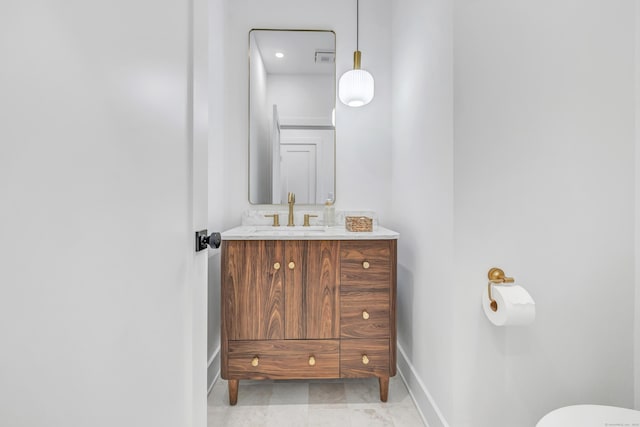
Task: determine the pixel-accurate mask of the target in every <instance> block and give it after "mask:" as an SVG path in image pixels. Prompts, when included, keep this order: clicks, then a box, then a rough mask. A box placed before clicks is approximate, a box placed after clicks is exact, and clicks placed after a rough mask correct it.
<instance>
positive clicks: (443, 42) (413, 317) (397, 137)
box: [376, 0, 455, 426]
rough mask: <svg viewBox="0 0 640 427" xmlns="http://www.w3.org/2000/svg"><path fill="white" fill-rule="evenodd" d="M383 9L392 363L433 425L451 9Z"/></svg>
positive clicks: (446, 221) (449, 239)
mask: <svg viewBox="0 0 640 427" xmlns="http://www.w3.org/2000/svg"><path fill="white" fill-rule="evenodd" d="M392 12H393V13H392V28H393V31H392V40H393V44H392V52H393V57H392V64H393V68H392V73H393V79H392V92H393V99H392V113H393V114H392V119H393V120H392V123H393V155H392V170H393V173H392V185H391V195H392V196H391V197H392V199H391V206H392V208H391V215H390V221H388V222H387V225H389V226H390V227H391V228H393V229H395V230H397V231H399V232H400V240H399V242H398V334H399V336H398V344H399V347H400V348H401V349H402V350H403V352H404V353H405V354H406V358H407V363H408V364H409V366H407V365H406V364H405V363H404V356H402V354H399V359H400V360H399V362H400V363H399V365H400V370H401V373H402V374H403V376H404V377H405V378H406V379H407V381H408V382H409V384H410V386H411V388H412V391H413V394H414V396H415V397H416V399H417V401H418V402H419V404H420V406H421V408H422V410H423V413H424V415H425V417H426V419H427V421H428V422H429V425H431V426H438V425H442V422H441V420H440V418H441V416H442V415H443V416H444V417H446V418H447V419H451V417H452V410H453V398H454V396H453V394H452V391H453V390H452V386H451V381H452V378H451V373H452V369H453V365H452V356H453V355H452V351H453V349H452V334H453V316H454V314H455V313H454V311H453V306H454V305H453V302H452V294H453V288H452V285H453V70H452V54H453V53H452V48H453V39H452V35H453V34H452V6H451V2H449V1H445V0H441V1H431V2H423V1H419V0H401V1H394V2H393V7H392ZM376 84H377V83H376ZM378 87H379V85H376V88H378ZM411 366H412V367H413V369H414V370H415V372H412V371H411ZM429 398H431V399H432V400H431V402H429ZM434 405H435V406H436V408H437V407H439V410H440V411H441V414H440V415H439V414H438V413H437V409H435V410H434V409H433V408H432V407H433V406H434Z"/></svg>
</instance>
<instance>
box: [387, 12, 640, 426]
mask: <svg viewBox="0 0 640 427" xmlns="http://www.w3.org/2000/svg"><path fill="white" fill-rule="evenodd" d="M448 3H450V2H444V1H443V2H429V3H424V2H419V1H409V0H405V1H398V2H393V7H392V10H393V14H392V28H393V32H392V40H393V54H394V57H393V79H392V81H393V92H394V98H393V108H392V113H393V116H392V117H393V148H392V150H393V170H392V176H393V180H392V206H393V208H392V211H391V212H392V213H391V218H390V219H391V221H390V222H389V224H391V225H392V226H393V227H394V228H396V229H398V230H399V231H400V232H401V239H400V242H399V257H398V262H399V275H398V280H399V283H398V285H399V290H398V296H399V313H398V315H399V333H400V336H399V343H400V346H401V347H402V348H403V350H404V352H405V354H406V362H407V363H405V364H404V366H402V364H403V363H404V358H400V362H401V370H402V371H403V374H404V373H408V374H407V376H408V377H409V383H410V385H411V388H412V391H413V393H414V395H415V396H416V398H417V400H418V403H419V404H420V406H421V409H422V410H423V412H424V414H425V417H426V419H427V420H428V421H429V423H430V425H442V424H446V423H448V424H450V425H455V426H456V427H457V426H474V427H481V426H515V425H518V426H520V425H522V426H524V425H534V424H535V422H536V421H537V420H538V419H539V418H540V417H541V416H542V415H544V414H545V413H546V412H548V411H550V410H551V409H554V408H556V407H559V406H563V405H568V404H572V403H579V402H581V403H602V404H614V405H620V406H630V405H632V403H633V346H634V345H633V342H634V340H633V338H634V334H633V315H634V307H633V301H634V256H633V253H634V252H633V250H634V241H633V235H634V215H633V212H634V119H635V117H634V102H635V97H634V93H635V76H634V65H635V63H634V48H635V47H634V38H635V22H634V17H635V10H634V4H633V2H628V1H615V2H606V3H605V2H602V1H595V0H593V1H587V2H580V4H579V6H578V5H577V4H574V2H547V3H548V4H543V5H541V4H540V3H536V4H531V3H528V2H524V1H516V2H503V1H489V2H481V3H478V2H473V1H464V0H460V1H458V2H455V7H454V10H453V11H452V10H451V6H449V5H448ZM550 11H551V12H550ZM452 17H453V26H451V18H452ZM454 29H455V30H454ZM452 36H453V37H452ZM452 40H455V43H454V45H453V49H452ZM416 46H420V48H416ZM452 52H455V55H454V57H453V58H452ZM451 64H455V66H454V69H453V80H452V72H451ZM452 84H453V87H454V91H453V93H455V98H454V102H453V105H454V106H455V108H454V112H455V113H454V116H453V120H452V117H451V109H452V92H451V87H452ZM451 130H452V131H453V132H454V137H453V136H452V135H451V133H450V131H451ZM418 142H419V143H418ZM451 150H454V151H453V153H452V151H451ZM452 174H453V175H452ZM452 195H453V196H452ZM452 197H453V198H452ZM416 212H420V214H419V215H415V213H416ZM405 230H406V231H405ZM452 237H453V246H452V242H451V239H452ZM452 263H453V266H452ZM496 265H498V266H501V267H503V268H504V269H505V270H506V271H507V273H510V274H512V275H514V276H516V278H517V279H518V281H519V282H520V283H522V284H525V285H526V286H527V288H528V289H529V290H530V291H531V293H532V294H533V296H534V298H535V299H536V301H537V303H538V318H537V320H536V322H535V323H534V325H532V326H531V327H527V328H510V329H506V328H503V329H500V328H496V327H493V326H490V324H489V322H488V321H487V320H486V319H485V318H484V315H483V313H482V311H481V307H480V295H481V294H482V292H483V290H484V287H485V286H486V273H487V270H488V269H489V268H490V267H492V266H496ZM452 277H453V280H452V279H451V278H452ZM636 311H637V310H636ZM636 336H637V335H636ZM636 364H637V358H636ZM410 365H412V367H413V371H412V370H411V366H410ZM430 398H431V401H429V399H430ZM434 404H435V407H434ZM438 411H439V413H440V415H441V416H440V417H439V416H438V415H439V414H438Z"/></svg>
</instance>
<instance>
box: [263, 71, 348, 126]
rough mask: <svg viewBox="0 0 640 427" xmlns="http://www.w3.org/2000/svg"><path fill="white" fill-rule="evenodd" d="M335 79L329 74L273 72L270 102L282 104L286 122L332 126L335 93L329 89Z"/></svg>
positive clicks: (270, 103)
mask: <svg viewBox="0 0 640 427" xmlns="http://www.w3.org/2000/svg"><path fill="white" fill-rule="evenodd" d="M334 81H335V79H334V77H333V76H331V75H327V74H269V77H268V87H269V90H268V101H267V104H268V105H273V104H276V105H278V113H279V115H280V123H281V124H283V125H322V126H330V125H331V110H333V108H334V107H335V102H334V101H335V100H334V96H335V93H334V92H333V91H331V90H327V88H332V87H333V85H334ZM311 99H312V100H313V102H309V100H311ZM338 102H339V101H338Z"/></svg>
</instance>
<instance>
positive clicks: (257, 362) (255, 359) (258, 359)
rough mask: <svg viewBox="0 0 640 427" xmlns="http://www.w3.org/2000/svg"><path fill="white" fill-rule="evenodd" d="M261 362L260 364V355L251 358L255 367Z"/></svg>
mask: <svg viewBox="0 0 640 427" xmlns="http://www.w3.org/2000/svg"><path fill="white" fill-rule="evenodd" d="M259 364H260V358H259V357H258V356H254V358H253V359H251V366H253V367H254V368H255V367H256V366H258V365H259Z"/></svg>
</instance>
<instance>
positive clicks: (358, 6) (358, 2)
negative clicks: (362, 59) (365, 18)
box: [356, 0, 360, 50]
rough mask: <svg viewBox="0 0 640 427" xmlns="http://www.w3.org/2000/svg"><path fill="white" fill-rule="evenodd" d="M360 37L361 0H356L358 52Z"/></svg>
mask: <svg viewBox="0 0 640 427" xmlns="http://www.w3.org/2000/svg"><path fill="white" fill-rule="evenodd" d="M359 37H360V0H356V50H360V47H359V44H358V42H359Z"/></svg>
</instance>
